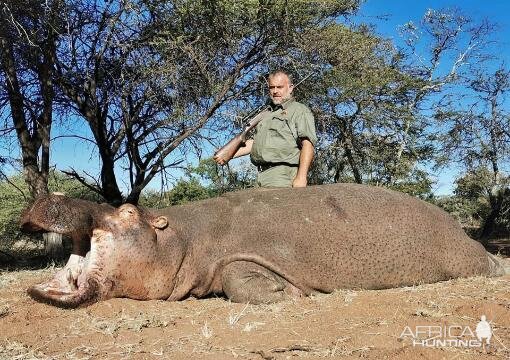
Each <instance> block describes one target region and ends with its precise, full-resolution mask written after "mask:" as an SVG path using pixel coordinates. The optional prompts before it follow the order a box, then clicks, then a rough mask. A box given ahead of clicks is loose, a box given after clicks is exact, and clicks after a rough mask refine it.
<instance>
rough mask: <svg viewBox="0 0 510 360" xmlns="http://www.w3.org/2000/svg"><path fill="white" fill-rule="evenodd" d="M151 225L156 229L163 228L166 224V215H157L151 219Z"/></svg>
mask: <svg viewBox="0 0 510 360" xmlns="http://www.w3.org/2000/svg"><path fill="white" fill-rule="evenodd" d="M151 225H152V226H153V227H154V228H156V229H159V230H163V229H164V228H166V227H167V226H168V219H167V218H166V216H158V217H157V218H155V219H153V220H152V221H151Z"/></svg>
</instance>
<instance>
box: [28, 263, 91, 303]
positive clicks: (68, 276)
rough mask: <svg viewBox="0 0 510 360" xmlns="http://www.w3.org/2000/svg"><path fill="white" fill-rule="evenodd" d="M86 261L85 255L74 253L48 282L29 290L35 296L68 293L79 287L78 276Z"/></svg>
mask: <svg viewBox="0 0 510 360" xmlns="http://www.w3.org/2000/svg"><path fill="white" fill-rule="evenodd" d="M85 263H86V258H85V257H83V256H79V255H75V254H72V255H71V256H70V257H69V260H68V261H67V264H66V265H65V266H64V267H63V268H62V269H61V270H59V271H58V272H57V273H56V274H55V276H54V277H53V279H51V280H50V281H48V282H44V283H41V284H37V285H34V286H32V287H31V288H30V289H29V290H28V292H29V294H30V295H35V296H34V297H38V298H41V297H44V296H46V295H47V296H52V295H67V294H71V293H72V292H73V291H76V290H77V289H78V277H79V276H80V274H81V273H82V269H83V268H84V266H85Z"/></svg>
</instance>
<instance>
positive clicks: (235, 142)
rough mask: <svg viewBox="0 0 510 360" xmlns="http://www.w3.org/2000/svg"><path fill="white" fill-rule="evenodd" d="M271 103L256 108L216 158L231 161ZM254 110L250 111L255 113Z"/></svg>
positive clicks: (218, 152)
mask: <svg viewBox="0 0 510 360" xmlns="http://www.w3.org/2000/svg"><path fill="white" fill-rule="evenodd" d="M311 75H312V73H310V74H308V75H307V76H305V77H304V78H303V79H301V81H299V82H298V83H297V84H296V85H294V88H297V87H298V86H299V84H301V83H302V82H303V81H305V80H306V79H308V78H309V77H310V76H311ZM290 99H291V98H289V99H287V100H285V101H284V102H283V103H282V105H284V104H285V103H286V102H288V101H289V100H290ZM269 107H270V106H269V105H262V106H260V107H259V108H257V109H256V112H257V113H258V114H257V115H255V116H254V117H252V118H251V120H250V121H248V122H246V123H245V124H244V127H243V131H241V132H240V133H239V134H237V135H236V136H234V137H233V138H232V139H231V140H230V141H229V142H228V143H226V144H225V145H223V146H222V147H221V148H220V149H219V150H218V151H216V152H215V153H214V157H215V158H219V159H221V160H223V164H221V165H225V164H226V163H227V162H229V161H230V159H232V158H233V157H234V154H235V153H236V152H237V150H239V148H240V147H241V146H242V145H243V144H244V143H245V142H246V136H247V135H248V133H249V132H250V131H251V130H252V129H253V128H254V127H255V126H257V124H258V123H259V122H260V121H262V119H263V118H264V113H265V112H266V111H267V110H268V109H269ZM253 113H254V112H253V111H252V112H251V113H250V115H251V114H253Z"/></svg>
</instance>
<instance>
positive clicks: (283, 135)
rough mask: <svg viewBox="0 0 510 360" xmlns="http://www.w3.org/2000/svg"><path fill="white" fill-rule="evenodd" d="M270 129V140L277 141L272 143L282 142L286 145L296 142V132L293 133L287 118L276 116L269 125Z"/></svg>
mask: <svg viewBox="0 0 510 360" xmlns="http://www.w3.org/2000/svg"><path fill="white" fill-rule="evenodd" d="M268 131H269V135H270V136H269V137H270V139H269V140H270V141H274V142H275V144H271V145H277V144H282V145H286V146H293V144H294V143H295V139H294V134H292V132H291V130H290V126H289V123H288V121H287V120H286V119H281V118H277V117H274V118H273V121H271V124H270V125H269V129H268Z"/></svg>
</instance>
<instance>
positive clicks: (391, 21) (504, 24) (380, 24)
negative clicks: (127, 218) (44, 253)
mask: <svg viewBox="0 0 510 360" xmlns="http://www.w3.org/2000/svg"><path fill="white" fill-rule="evenodd" d="M452 7H456V8H459V9H461V10H462V12H463V13H465V14H466V15H468V16H470V17H472V18H474V19H475V20H482V19H484V18H487V19H489V20H490V21H491V22H493V23H497V24H498V25H499V30H498V32H497V33H496V34H495V36H494V38H495V40H497V41H498V46H497V48H496V50H495V51H497V52H498V55H499V56H500V57H501V58H502V59H504V60H505V62H506V64H507V65H509V64H510V16H509V14H510V1H507V0H493V1H475V0H463V1H458V0H457V1H453V0H442V1H440V0H414V1H413V0H405V1H404V0H366V1H365V2H364V3H363V4H362V7H361V9H360V11H359V13H358V15H357V16H356V17H355V19H354V21H355V22H357V23H359V22H363V23H370V24H373V25H374V26H375V31H376V33H377V34H379V35H381V36H383V37H385V38H389V39H392V40H393V41H394V42H395V43H397V44H398V43H399V42H400V41H401V40H400V38H399V33H398V27H399V26H400V25H402V24H405V23H407V22H408V21H410V20H412V21H413V22H415V23H418V22H419V20H420V18H421V17H422V16H423V14H424V13H425V12H426V11H427V9H436V10H439V9H444V8H452ZM72 127H73V130H74V131H73V132H74V133H75V134H76V132H82V135H83V136H84V137H89V136H90V135H89V134H88V131H89V130H88V129H87V128H86V127H83V126H72ZM54 129H56V128H54ZM58 136H59V134H57V133H53V137H57V138H56V139H55V140H54V142H53V152H52V159H51V160H52V163H53V164H57V169H61V170H63V169H69V168H72V167H74V168H76V169H77V170H86V171H88V172H91V173H95V174H97V172H98V171H97V170H98V169H99V165H100V164H99V160H98V157H97V152H95V153H94V154H91V150H92V147H91V146H90V144H88V145H87V144H86V143H83V142H81V143H80V142H77V141H76V139H69V138H60V137H58ZM212 151H213V150H212V149H211V150H210V152H211V153H210V154H209V153H204V154H203V156H204V157H208V156H212ZM456 174H457V170H456V169H454V168H449V169H445V170H443V171H442V172H441V173H438V174H436V175H437V177H436V181H437V183H436V185H435V187H434V189H433V190H434V192H435V193H436V194H438V195H442V194H450V193H451V192H452V189H453V180H454V178H455V176H456ZM160 186H161V185H160V180H158V179H156V180H153V182H152V183H151V184H149V187H148V188H152V189H156V190H158V189H160Z"/></svg>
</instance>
